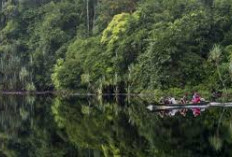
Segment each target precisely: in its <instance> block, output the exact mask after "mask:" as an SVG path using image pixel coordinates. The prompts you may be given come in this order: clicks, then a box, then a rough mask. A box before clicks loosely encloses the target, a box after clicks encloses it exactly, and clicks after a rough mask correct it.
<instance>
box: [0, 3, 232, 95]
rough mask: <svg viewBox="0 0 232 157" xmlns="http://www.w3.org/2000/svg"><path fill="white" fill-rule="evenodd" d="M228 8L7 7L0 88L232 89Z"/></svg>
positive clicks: (218, 5) (0, 35)
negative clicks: (231, 87) (198, 87)
mask: <svg viewBox="0 0 232 157" xmlns="http://www.w3.org/2000/svg"><path fill="white" fill-rule="evenodd" d="M231 4H232V3H231V0H223V1H220V0H214V1H213V0H204V1H199V0H188V1H186V0H178V1H177V0H163V1H160V0H145V1H139V0H116V1H113V0H101V1H94V0H88V1H82V0H67V1H64V0H61V1H60V0H56V1H50V0H46V1H29V0H23V1H19V2H18V1H17V2H16V1H7V2H3V3H2V4H1V10H0V16H1V21H2V22H1V25H0V27H1V31H0V44H1V46H0V57H1V60H0V65H1V66H0V77H1V79H0V80H1V82H0V83H1V85H0V86H1V89H2V90H53V89H54V88H56V89H59V90H62V89H74V90H77V89H80V88H82V89H85V90H87V91H91V92H97V91H98V92H99V93H102V92H115V91H117V92H130V93H131V92H142V91H150V92H152V91H154V90H156V89H161V90H164V89H166V90H168V89H169V88H170V89H175V88H176V89H189V88H191V87H197V86H205V90H210V89H212V88H214V87H216V88H217V89H221V88H223V87H225V86H227V87H230V86H231V73H232V72H231V70H229V68H230V69H231V67H232V66H231V64H230V57H229V56H230V55H231V50H230V49H231V48H230V46H231V42H232V38H231V36H232V25H231V22H230V21H231V20H230V17H231V16H232V10H231ZM219 56H220V57H219ZM212 61H214V62H215V61H216V62H215V63H217V65H215V64H214V63H213V62H212ZM215 66H216V67H217V68H216V70H215ZM219 72H220V73H219ZM228 72H230V73H228ZM222 82H223V83H222ZM222 84H223V85H222Z"/></svg>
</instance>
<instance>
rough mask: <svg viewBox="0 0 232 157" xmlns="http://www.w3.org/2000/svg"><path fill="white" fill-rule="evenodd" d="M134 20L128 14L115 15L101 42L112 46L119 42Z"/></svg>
mask: <svg viewBox="0 0 232 157" xmlns="http://www.w3.org/2000/svg"><path fill="white" fill-rule="evenodd" d="M131 18H133V16H131V15H130V14H128V13H122V14H119V15H115V16H114V18H113V20H112V21H111V22H110V23H109V25H108V27H107V28H106V29H105V30H104V31H103V35H102V38H101V42H102V43H103V44H109V45H112V44H114V43H115V42H117V41H118V40H119V39H120V37H121V36H122V35H123V34H124V33H125V32H126V31H127V30H128V27H129V22H128V21H129V20H130V19H131Z"/></svg>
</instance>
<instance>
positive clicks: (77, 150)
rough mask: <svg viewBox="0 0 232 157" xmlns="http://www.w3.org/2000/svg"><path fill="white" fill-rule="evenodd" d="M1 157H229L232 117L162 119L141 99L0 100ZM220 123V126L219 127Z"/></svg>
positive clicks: (217, 111) (215, 113)
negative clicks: (148, 108)
mask: <svg viewBox="0 0 232 157" xmlns="http://www.w3.org/2000/svg"><path fill="white" fill-rule="evenodd" d="M0 102H1V104H0V131H1V132H0V141H1V143H0V148H1V149H0V156H3V157H4V156H9V157H11V156H12V157H14V156H15V157H34V156H35V157H36V156H38V157H41V156H43V157H46V156H48V157H52V156H54V157H61V156H67V157H72V156H73V157H76V156H78V157H112V156H114V157H153V156H159V157H169V156H170V157H174V156H178V157H179V156H181V157H195V156H197V157H201V156H204V157H205V156H206V157H207V156H208V157H213V156H215V157H216V156H220V157H221V156H231V155H232V150H231V149H230V148H231V146H232V112H231V109H230V108H228V109H226V110H225V112H224V114H223V116H222V119H221V120H220V121H219V119H220V116H221V113H222V110H223V109H222V108H209V109H207V110H206V111H204V112H202V113H201V115H200V116H197V117H194V116H193V114H192V112H190V111H188V112H187V113H186V116H183V115H181V114H180V113H179V112H177V113H176V114H175V116H163V117H161V116H160V115H159V114H158V112H150V111H149V110H147V108H146V106H147V105H146V102H144V101H143V100H141V99H140V98H131V99H130V100H128V99H126V98H123V99H116V100H115V99H113V98H110V97H109V98H107V99H101V100H98V99H97V98H94V97H74V96H73V97H68V98H61V97H49V96H46V97H45V96H40V97H26V96H4V97H0ZM219 123H220V124H219Z"/></svg>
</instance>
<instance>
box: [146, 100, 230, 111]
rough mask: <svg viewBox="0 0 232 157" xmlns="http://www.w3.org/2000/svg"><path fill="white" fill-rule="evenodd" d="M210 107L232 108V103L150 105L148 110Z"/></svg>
mask: <svg viewBox="0 0 232 157" xmlns="http://www.w3.org/2000/svg"><path fill="white" fill-rule="evenodd" d="M208 107H232V102H227V103H220V102H201V103H197V104H161V105H155V104H149V105H148V106H147V109H149V110H151V111H153V110H174V109H194V108H200V109H205V108H208Z"/></svg>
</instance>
